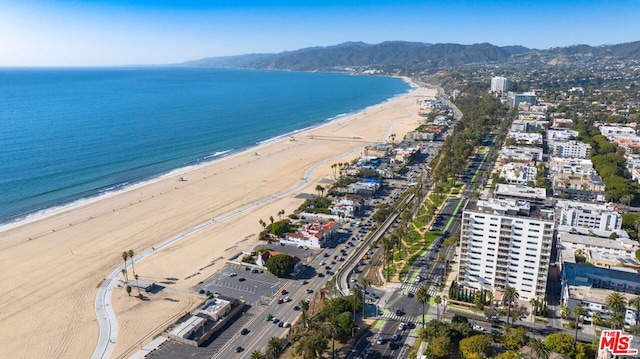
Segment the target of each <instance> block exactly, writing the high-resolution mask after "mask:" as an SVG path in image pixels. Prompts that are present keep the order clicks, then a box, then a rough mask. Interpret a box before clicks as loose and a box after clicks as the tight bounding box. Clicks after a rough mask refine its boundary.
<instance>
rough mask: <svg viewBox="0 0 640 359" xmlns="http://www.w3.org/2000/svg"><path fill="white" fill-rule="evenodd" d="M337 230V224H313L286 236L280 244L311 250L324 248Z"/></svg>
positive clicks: (330, 222)
mask: <svg viewBox="0 0 640 359" xmlns="http://www.w3.org/2000/svg"><path fill="white" fill-rule="evenodd" d="M337 230H338V224H337V223H336V222H332V221H329V222H324V223H320V222H312V223H309V224H307V225H304V226H302V227H300V228H298V230H296V231H295V232H290V233H287V234H285V235H284V238H283V239H281V240H280V243H284V244H293V245H298V246H305V247H309V248H324V247H326V246H327V242H328V241H329V240H330V239H331V238H333V236H334V235H335V234H336V231H337Z"/></svg>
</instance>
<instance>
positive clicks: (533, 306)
mask: <svg viewBox="0 0 640 359" xmlns="http://www.w3.org/2000/svg"><path fill="white" fill-rule="evenodd" d="M529 303H530V304H531V326H532V327H533V328H534V329H535V327H536V323H535V318H536V311H537V310H538V306H539V305H540V301H539V300H538V299H537V298H531V300H529Z"/></svg>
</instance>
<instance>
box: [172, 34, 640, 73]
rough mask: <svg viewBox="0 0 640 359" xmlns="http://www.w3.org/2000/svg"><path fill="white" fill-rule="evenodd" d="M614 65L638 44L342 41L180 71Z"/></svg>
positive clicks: (636, 55) (213, 60)
mask: <svg viewBox="0 0 640 359" xmlns="http://www.w3.org/2000/svg"><path fill="white" fill-rule="evenodd" d="M585 59H587V60H588V61H590V62H607V61H610V60H611V59H615V60H640V41H636V42H630V43H624V44H616V45H601V46H589V45H573V46H567V47H556V48H551V49H546V50H536V49H529V48H526V47H524V46H518V45H516V46H496V45H492V44H489V43H481V44H473V45H461V44H431V43H421V42H406V41H387V42H382V43H379V44H367V43H364V42H345V43H342V44H339V45H334V46H326V47H309V48H304V49H300V50H296V51H287V52H282V53H276V54H247V55H237V56H224V57H207V58H203V59H199V60H193V61H187V62H184V63H182V64H179V65H181V66H194V67H233V68H248V69H274V70H275V69H278V70H291V71H323V70H338V69H345V68H383V69H387V70H388V69H390V68H402V69H404V70H407V69H438V68H446V67H454V66H461V65H469V64H491V63H496V64H505V63H510V62H513V63H514V64H516V63H522V62H523V61H524V62H530V63H531V64H546V65H558V64H562V65H570V64H572V63H583V62H584V61H585Z"/></svg>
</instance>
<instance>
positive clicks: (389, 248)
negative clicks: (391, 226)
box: [382, 237, 395, 282]
mask: <svg viewBox="0 0 640 359" xmlns="http://www.w3.org/2000/svg"><path fill="white" fill-rule="evenodd" d="M394 246H395V245H394V243H393V242H392V241H391V239H389V238H388V237H384V238H382V248H383V255H384V261H385V263H386V265H387V270H386V271H385V278H386V280H387V282H388V281H389V265H390V262H391V261H393V248H394Z"/></svg>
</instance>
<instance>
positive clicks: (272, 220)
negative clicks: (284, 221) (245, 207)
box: [269, 216, 274, 224]
mask: <svg viewBox="0 0 640 359" xmlns="http://www.w3.org/2000/svg"><path fill="white" fill-rule="evenodd" d="M269 221H270V222H271V224H273V222H274V219H273V216H269Z"/></svg>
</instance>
